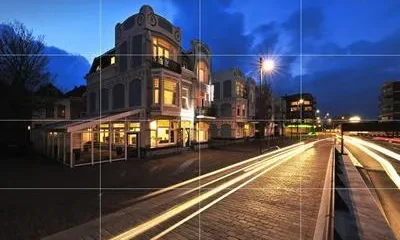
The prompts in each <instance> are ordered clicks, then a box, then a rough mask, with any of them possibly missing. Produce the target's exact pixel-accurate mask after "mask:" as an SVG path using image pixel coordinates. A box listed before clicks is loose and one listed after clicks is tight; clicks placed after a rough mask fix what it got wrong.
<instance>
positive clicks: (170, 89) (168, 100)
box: [164, 78, 177, 105]
mask: <svg viewBox="0 0 400 240" xmlns="http://www.w3.org/2000/svg"><path fill="white" fill-rule="evenodd" d="M176 90H177V84H176V81H174V80H172V79H170V78H166V79H164V104H169V105H177V102H176V100H177V99H176V92H177V91H176Z"/></svg>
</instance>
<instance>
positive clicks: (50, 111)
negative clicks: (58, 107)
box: [46, 105, 54, 118]
mask: <svg viewBox="0 0 400 240" xmlns="http://www.w3.org/2000/svg"><path fill="white" fill-rule="evenodd" d="M46 118H54V105H47V106H46Z"/></svg>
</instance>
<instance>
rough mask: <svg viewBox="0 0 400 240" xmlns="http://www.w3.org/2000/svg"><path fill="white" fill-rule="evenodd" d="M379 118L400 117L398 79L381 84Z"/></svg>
mask: <svg viewBox="0 0 400 240" xmlns="http://www.w3.org/2000/svg"><path fill="white" fill-rule="evenodd" d="M379 118H380V119H381V120H398V119H400V81H392V82H386V83H385V84H384V85H383V86H382V88H381V93H380V97H379Z"/></svg>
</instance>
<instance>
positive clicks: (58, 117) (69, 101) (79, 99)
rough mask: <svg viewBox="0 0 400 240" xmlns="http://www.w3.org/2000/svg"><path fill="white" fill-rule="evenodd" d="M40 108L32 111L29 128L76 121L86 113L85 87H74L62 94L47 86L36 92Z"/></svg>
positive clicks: (51, 86) (56, 89) (53, 87)
mask: <svg viewBox="0 0 400 240" xmlns="http://www.w3.org/2000/svg"><path fill="white" fill-rule="evenodd" d="M38 97H39V98H40V99H41V102H40V105H42V106H41V107H39V108H37V109H35V110H33V112H32V120H33V121H32V124H31V128H32V129H35V128H40V127H41V126H44V125H47V124H50V123H53V122H57V121H62V120H76V119H79V118H81V117H83V116H84V114H85V112H86V87H85V86H79V87H75V88H74V89H72V90H71V91H68V92H66V93H62V92H61V91H60V90H59V89H58V88H56V87H55V86H53V85H52V84H49V85H47V86H44V87H43V88H41V89H40V90H39V91H38Z"/></svg>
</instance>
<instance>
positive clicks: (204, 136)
mask: <svg viewBox="0 0 400 240" xmlns="http://www.w3.org/2000/svg"><path fill="white" fill-rule="evenodd" d="M196 128H197V142H206V141H207V140H208V123H205V122H200V123H196Z"/></svg>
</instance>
